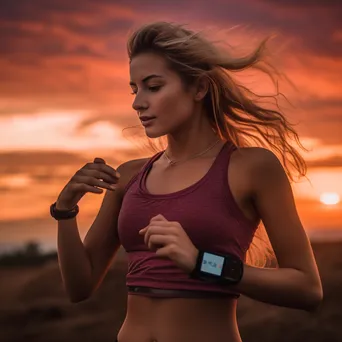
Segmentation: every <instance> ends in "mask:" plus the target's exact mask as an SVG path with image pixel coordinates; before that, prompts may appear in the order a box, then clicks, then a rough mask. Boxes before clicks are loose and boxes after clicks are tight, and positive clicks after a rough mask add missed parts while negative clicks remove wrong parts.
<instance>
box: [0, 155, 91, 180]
mask: <svg viewBox="0 0 342 342" xmlns="http://www.w3.org/2000/svg"><path fill="white" fill-rule="evenodd" d="M83 163H86V159H85V158H84V157H83V156H82V155H79V154H77V153H71V152H64V151H13V152H2V153H0V174H3V175H4V174H17V173H25V172H29V171H30V170H33V169H35V168H41V167H48V168H49V169H53V168H55V167H59V166H63V165H75V166H76V165H80V166H82V164H83Z"/></svg>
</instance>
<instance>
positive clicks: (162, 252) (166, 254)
mask: <svg viewBox="0 0 342 342" xmlns="http://www.w3.org/2000/svg"><path fill="white" fill-rule="evenodd" d="M171 246H172V245H171V244H168V245H165V246H163V247H161V248H157V249H156V250H155V253H156V255H158V256H159V257H161V258H165V259H170V255H171Z"/></svg>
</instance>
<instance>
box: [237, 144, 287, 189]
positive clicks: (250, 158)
mask: <svg viewBox="0 0 342 342" xmlns="http://www.w3.org/2000/svg"><path fill="white" fill-rule="evenodd" d="M231 158H232V166H233V167H232V168H233V170H235V172H236V173H239V174H240V178H243V180H244V182H245V186H246V187H248V189H249V190H253V189H254V190H256V188H257V187H260V186H264V185H265V183H271V181H272V179H273V180H277V181H279V180H280V179H283V180H284V181H286V180H287V176H286V173H285V171H284V168H283V166H282V164H281V163H280V161H279V159H278V157H277V156H276V155H275V154H274V153H273V152H272V151H271V150H268V149H266V148H263V147H243V148H239V149H237V150H236V151H234V152H233V154H232V157H231Z"/></svg>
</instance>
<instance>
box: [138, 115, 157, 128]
mask: <svg viewBox="0 0 342 342" xmlns="http://www.w3.org/2000/svg"><path fill="white" fill-rule="evenodd" d="M154 119H155V117H154V116H141V117H140V121H141V123H142V125H143V126H147V125H150V124H151V122H153V120H154Z"/></svg>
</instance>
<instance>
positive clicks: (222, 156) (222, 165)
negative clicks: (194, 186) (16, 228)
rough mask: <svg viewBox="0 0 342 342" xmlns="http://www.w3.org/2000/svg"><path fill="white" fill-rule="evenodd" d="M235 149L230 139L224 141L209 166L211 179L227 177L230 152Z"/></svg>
mask: <svg viewBox="0 0 342 342" xmlns="http://www.w3.org/2000/svg"><path fill="white" fill-rule="evenodd" d="M236 149H237V146H236V145H234V144H233V143H232V142H231V141H226V142H225V143H224V145H223V147H222V149H221V150H220V152H219V153H218V155H217V157H216V159H215V161H214V164H213V165H212V167H211V168H210V178H212V179H219V178H220V179H222V177H224V178H226V177H227V170H228V166H229V162H230V157H231V155H232V153H233V152H234V151H235V150H236Z"/></svg>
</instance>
